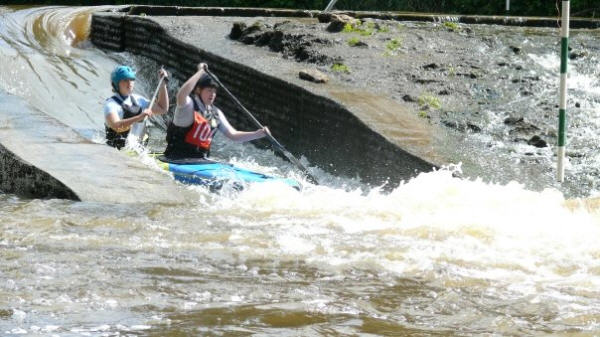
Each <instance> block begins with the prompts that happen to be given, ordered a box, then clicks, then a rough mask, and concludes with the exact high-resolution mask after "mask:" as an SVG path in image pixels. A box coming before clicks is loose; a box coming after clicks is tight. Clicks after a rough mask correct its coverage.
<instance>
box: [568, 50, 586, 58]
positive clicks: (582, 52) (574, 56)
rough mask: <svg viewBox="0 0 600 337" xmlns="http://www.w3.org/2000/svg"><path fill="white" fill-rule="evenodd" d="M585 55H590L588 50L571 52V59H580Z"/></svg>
mask: <svg viewBox="0 0 600 337" xmlns="http://www.w3.org/2000/svg"><path fill="white" fill-rule="evenodd" d="M585 56H588V53H587V52H586V51H579V52H572V53H569V59H571V60H576V59H579V58H582V57H585Z"/></svg>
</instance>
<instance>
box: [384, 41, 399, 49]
mask: <svg viewBox="0 0 600 337" xmlns="http://www.w3.org/2000/svg"><path fill="white" fill-rule="evenodd" d="M400 47H402V41H401V40H399V39H392V40H390V42H388V43H386V45H385V49H387V50H389V51H395V50H396V49H398V48H400Z"/></svg>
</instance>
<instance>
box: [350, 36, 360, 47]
mask: <svg viewBox="0 0 600 337" xmlns="http://www.w3.org/2000/svg"><path fill="white" fill-rule="evenodd" d="M359 42H360V40H359V39H358V38H357V37H352V38H350V39H348V45H349V46H350V47H354V46H356V45H357V44H358V43H359Z"/></svg>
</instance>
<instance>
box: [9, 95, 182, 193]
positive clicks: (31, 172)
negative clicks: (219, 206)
mask: <svg viewBox="0 0 600 337" xmlns="http://www.w3.org/2000/svg"><path fill="white" fill-rule="evenodd" d="M0 101H2V105H1V106H0V190H2V191H3V192H6V193H14V194H17V195H20V196H23V197H28V198H61V199H71V200H77V201H87V202H101V203H160V204H180V203H184V202H185V200H184V194H183V193H185V191H184V189H182V188H180V187H179V186H178V185H177V184H176V183H175V182H174V181H173V180H172V178H171V177H169V176H167V175H162V174H160V173H159V172H156V171H153V170H151V169H150V168H148V167H147V166H145V165H144V164H142V163H141V162H140V161H138V160H135V159H134V158H129V157H127V156H126V155H125V154H123V153H120V152H118V151H117V150H115V149H112V148H109V147H108V146H106V145H103V144H96V143H92V142H90V141H88V140H87V139H85V138H83V137H82V136H80V135H79V134H77V133H76V132H75V131H73V130H72V129H71V128H69V127H67V126H65V125H64V124H62V123H60V122H59V121H57V120H55V119H53V118H51V117H49V116H47V115H46V114H44V113H43V112H41V111H38V110H36V109H34V108H31V107H30V106H28V105H27V103H26V102H24V101H23V100H21V99H20V98H18V97H16V96H13V95H9V94H6V93H3V92H0Z"/></svg>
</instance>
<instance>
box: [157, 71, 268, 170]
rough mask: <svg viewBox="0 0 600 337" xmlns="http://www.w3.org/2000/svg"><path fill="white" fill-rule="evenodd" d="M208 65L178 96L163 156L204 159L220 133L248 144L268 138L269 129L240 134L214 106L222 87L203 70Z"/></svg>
mask: <svg viewBox="0 0 600 337" xmlns="http://www.w3.org/2000/svg"><path fill="white" fill-rule="evenodd" d="M205 69H208V68H207V65H206V63H200V64H198V71H197V72H196V73H195V74H194V75H192V76H191V77H190V78H189V79H188V80H187V81H186V82H185V83H184V84H183V85H182V86H181V88H180V89H179V91H178V92H177V107H176V108H175V114H174V116H173V121H172V122H171V123H170V125H169V127H168V129H167V148H166V149H165V151H164V155H165V157H167V158H171V159H180V158H205V157H208V155H209V153H210V146H211V143H212V139H213V136H214V135H215V133H216V132H217V130H219V131H221V132H222V133H223V134H224V135H225V136H226V137H227V138H229V139H231V140H233V141H236V142H247V141H251V140H255V139H258V138H262V137H265V136H267V134H270V133H269V129H268V128H267V127H264V128H262V129H258V130H256V131H238V130H236V129H235V128H234V127H233V126H231V124H229V122H228V121H227V118H226V117H225V114H224V113H223V112H222V111H221V110H220V109H219V108H217V107H216V106H215V105H214V101H215V98H216V97H217V89H218V88H219V84H218V83H217V82H216V81H215V80H214V79H213V78H212V77H210V75H208V74H207V73H206V72H205V71H204V70H205Z"/></svg>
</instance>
